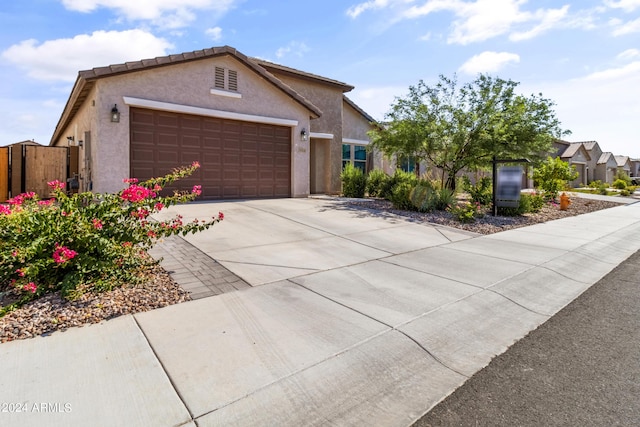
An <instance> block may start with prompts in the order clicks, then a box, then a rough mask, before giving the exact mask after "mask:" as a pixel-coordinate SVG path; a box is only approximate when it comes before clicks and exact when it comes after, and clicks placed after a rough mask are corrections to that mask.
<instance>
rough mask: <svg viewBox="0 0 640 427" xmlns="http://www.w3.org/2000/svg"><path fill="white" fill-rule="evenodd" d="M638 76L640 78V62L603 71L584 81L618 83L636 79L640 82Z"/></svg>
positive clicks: (591, 75)
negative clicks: (617, 81)
mask: <svg viewBox="0 0 640 427" xmlns="http://www.w3.org/2000/svg"><path fill="white" fill-rule="evenodd" d="M637 76H640V61H634V62H631V63H629V64H627V65H625V66H623V67H620V68H609V69H607V70H603V71H596V72H594V73H591V74H589V75H587V76H585V77H583V78H582V79H583V80H584V81H616V80H624V79H630V78H635V80H638V81H640V79H638V78H637Z"/></svg>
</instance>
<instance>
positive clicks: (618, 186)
mask: <svg viewBox="0 0 640 427" xmlns="http://www.w3.org/2000/svg"><path fill="white" fill-rule="evenodd" d="M612 187H613V188H616V189H618V190H624V189H625V188H627V182H626V181H625V180H623V179H616V180H615V181H613V184H612Z"/></svg>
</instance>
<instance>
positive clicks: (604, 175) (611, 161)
mask: <svg viewBox="0 0 640 427" xmlns="http://www.w3.org/2000/svg"><path fill="white" fill-rule="evenodd" d="M617 170H618V163H617V162H616V159H615V157H614V155H613V153H610V152H608V151H605V152H604V153H602V154H601V155H600V158H599V159H598V164H597V165H596V181H602V182H605V183H608V184H611V183H613V178H614V177H615V176H616V171H617Z"/></svg>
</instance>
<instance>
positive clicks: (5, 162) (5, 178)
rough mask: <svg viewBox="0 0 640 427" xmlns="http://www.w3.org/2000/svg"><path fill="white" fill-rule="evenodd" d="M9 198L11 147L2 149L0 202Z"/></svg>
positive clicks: (0, 153)
mask: <svg viewBox="0 0 640 427" xmlns="http://www.w3.org/2000/svg"><path fill="white" fill-rule="evenodd" d="M7 198H9V147H0V202H4V201H6V200H7Z"/></svg>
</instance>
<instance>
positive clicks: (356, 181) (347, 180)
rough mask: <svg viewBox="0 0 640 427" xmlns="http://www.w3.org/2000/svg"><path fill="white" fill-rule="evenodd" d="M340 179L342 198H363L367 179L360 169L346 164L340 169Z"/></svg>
mask: <svg viewBox="0 0 640 427" xmlns="http://www.w3.org/2000/svg"><path fill="white" fill-rule="evenodd" d="M340 179H341V180H342V195H343V196H344V197H357V198H362V197H364V191H365V187H366V184H367V179H366V178H365V176H364V173H362V170H361V169H359V168H357V167H355V166H354V165H353V164H351V163H347V164H346V166H345V167H344V169H342V173H341V174H340Z"/></svg>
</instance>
